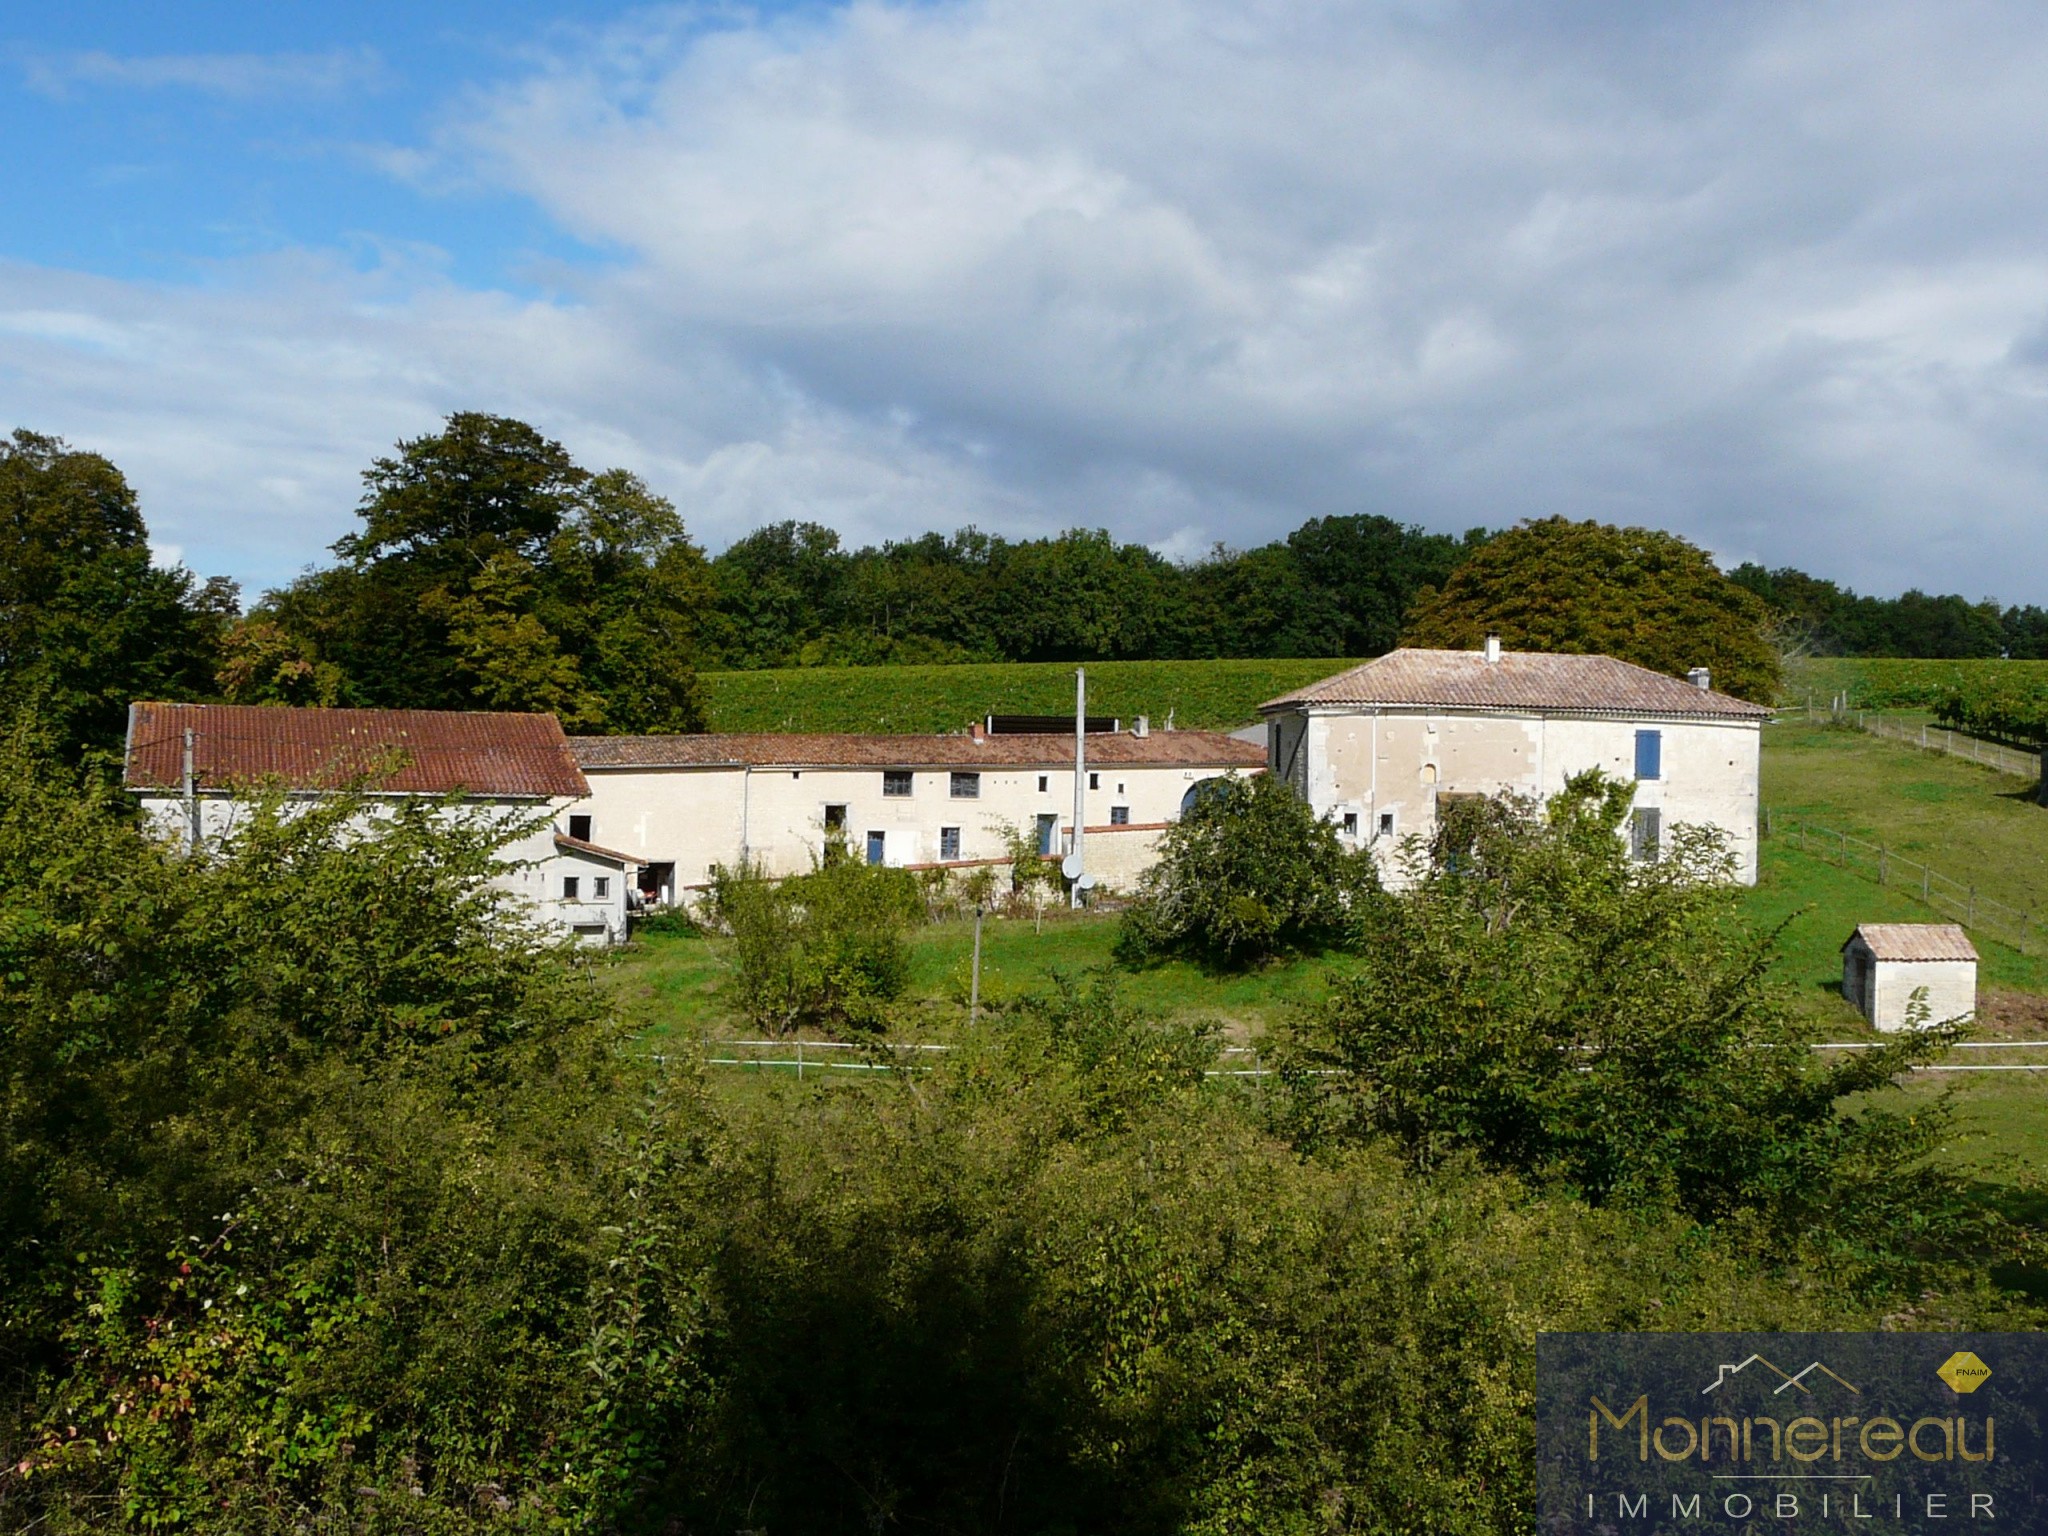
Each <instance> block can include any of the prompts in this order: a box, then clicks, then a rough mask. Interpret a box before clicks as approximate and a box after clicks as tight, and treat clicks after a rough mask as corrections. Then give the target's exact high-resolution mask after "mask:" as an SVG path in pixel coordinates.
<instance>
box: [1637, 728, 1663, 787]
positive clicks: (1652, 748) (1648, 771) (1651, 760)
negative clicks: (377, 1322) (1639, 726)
mask: <svg viewBox="0 0 2048 1536" xmlns="http://www.w3.org/2000/svg"><path fill="white" fill-rule="evenodd" d="M1636 777H1637V778H1639V779H1661V778H1663V777H1664V733H1663V732H1662V731H1637V732H1636Z"/></svg>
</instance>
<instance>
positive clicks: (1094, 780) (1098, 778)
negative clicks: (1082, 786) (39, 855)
mask: <svg viewBox="0 0 2048 1536" xmlns="http://www.w3.org/2000/svg"><path fill="white" fill-rule="evenodd" d="M1088 787H1089V788H1090V789H1100V788H1102V775H1101V774H1099V773H1091V774H1089V775H1088Z"/></svg>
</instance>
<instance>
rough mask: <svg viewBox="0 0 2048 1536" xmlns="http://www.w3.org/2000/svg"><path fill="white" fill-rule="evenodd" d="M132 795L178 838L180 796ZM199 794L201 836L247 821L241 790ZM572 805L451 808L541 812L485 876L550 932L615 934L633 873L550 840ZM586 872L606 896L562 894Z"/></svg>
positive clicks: (373, 806)
mask: <svg viewBox="0 0 2048 1536" xmlns="http://www.w3.org/2000/svg"><path fill="white" fill-rule="evenodd" d="M320 798H321V797H320V796H318V795H311V794H307V795H298V796H293V797H291V798H290V799H288V800H287V801H286V804H287V805H292V804H303V805H305V806H308V807H310V806H312V805H314V804H315V803H317V802H318V801H319V799H320ZM401 798H405V797H399V796H382V797H380V796H374V795H373V796H371V797H370V798H369V800H368V803H367V804H366V806H365V808H364V809H363V810H362V811H360V812H359V813H357V815H356V816H355V817H354V818H353V821H354V823H355V824H357V825H367V824H368V822H369V821H370V819H371V818H373V817H376V816H380V815H386V814H389V812H390V811H391V810H392V809H393V808H395V806H396V805H397V804H398V802H399V800H400V799H401ZM136 800H137V804H138V806H139V808H140V811H141V814H142V819H143V822H144V824H145V825H147V826H148V827H149V828H150V829H151V830H152V831H153V832H154V833H155V834H156V835H157V836H158V837H160V838H162V839H163V840H164V841H166V842H176V843H183V842H184V840H185V838H186V837H187V835H188V826H187V821H186V811H185V803H184V801H183V800H182V799H181V798H179V797H178V796H177V795H170V794H154V793H143V794H139V795H137V797H136ZM198 800H199V835H200V838H201V840H202V841H203V842H206V843H218V842H220V841H222V840H223V839H224V838H227V837H231V836H232V835H233V834H234V833H235V832H236V830H237V829H238V828H240V827H241V826H243V825H245V824H246V823H247V820H248V817H249V815H250V811H251V807H252V805H253V803H254V802H252V801H251V800H249V799H246V798H243V797H239V796H234V795H223V794H219V793H217V792H214V791H205V792H202V793H201V794H200V795H199V797H198ZM572 809H574V810H576V811H579V812H580V811H582V810H584V809H586V804H585V802H583V801H579V800H569V799H557V800H553V801H550V802H548V803H547V804H545V805H543V804H541V803H540V802H538V801H506V800H472V801H465V802H462V803H461V804H460V805H459V806H458V807H457V808H456V812H455V813H456V814H464V813H467V814H480V815H483V816H486V817H489V818H491V819H493V820H494V821H497V822H498V823H499V824H501V825H502V824H505V823H509V822H516V821H524V820H527V819H529V818H533V817H536V816H540V815H542V814H543V813H544V814H545V815H546V816H547V817H548V820H547V821H545V822H543V823H542V824H541V826H540V827H539V828H538V829H537V830H532V831H528V832H526V833H524V834H522V835H521V836H519V837H517V838H515V839H513V840H512V841H511V842H510V843H508V844H506V846H505V847H504V848H503V849H501V850H500V851H499V855H498V856H499V857H500V858H501V859H503V860H504V861H505V862H506V864H507V865H509V866H511V867H509V868H507V869H506V870H505V871H504V872H503V873H502V874H500V875H498V876H497V877H496V878H495V879H493V880H492V881H491V884H492V885H493V886H494V887H495V888H496V889H498V890H501V891H504V892H505V893H507V894H508V895H511V896H514V897H517V898H518V899H519V900H520V901H522V902H524V903H525V904H526V905H527V906H528V907H529V908H530V909H531V911H532V914H533V916H534V917H535V919H536V920H538V921H539V922H540V923H541V925H542V926H543V927H545V928H548V929H550V930H552V931H554V932H556V933H559V934H567V933H571V932H573V931H575V930H576V929H578V928H585V929H588V928H593V927H598V928H603V929H605V941H606V942H619V941H622V940H623V939H624V938H625V935H626V924H627V905H626V903H627V894H626V887H627V886H628V885H629V884H630V883H631V880H632V874H631V872H630V871H627V870H622V869H620V868H618V867H617V866H615V865H611V864H609V863H607V862H606V861H603V860H594V859H592V858H591V857H590V856H589V855H587V854H584V853H582V852H581V851H580V850H571V849H562V848H558V847H557V846H556V844H555V833H556V832H558V831H562V830H565V829H566V828H567V826H568V813H569V811H570V810H572ZM593 874H596V875H609V876H611V877H612V888H611V895H610V897H609V899H607V900H604V901H597V900H595V899H594V898H590V897H589V896H588V893H589V891H590V890H591V887H590V886H589V885H588V884H585V885H584V886H583V887H582V890H583V892H584V893H585V896H584V899H579V900H577V901H568V900H565V899H564V898H563V895H562V889H563V887H562V878H563V876H564V875H578V876H581V877H583V878H584V879H585V880H586V881H587V880H588V879H589V878H590V877H591V876H592V875H593ZM585 936H586V937H592V935H585Z"/></svg>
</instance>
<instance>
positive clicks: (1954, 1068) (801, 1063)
mask: <svg viewBox="0 0 2048 1536" xmlns="http://www.w3.org/2000/svg"><path fill="white" fill-rule="evenodd" d="M1882 1043H1883V1042H1882V1041H1876V1040H1831V1041H1826V1042H1823V1043H1819V1044H1816V1045H1815V1046H1814V1047H1813V1049H1814V1050H1816V1051H1873V1050H1876V1049H1877V1048H1878V1046H1879V1045H1881V1044H1882ZM955 1049H956V1047H954V1046H950V1045H900V1044H896V1045H892V1044H885V1043H881V1042H873V1043H868V1042H862V1041H858V1040H714V1041H711V1042H710V1043H709V1044H708V1045H707V1047H706V1050H707V1051H708V1052H709V1054H707V1055H706V1056H704V1057H703V1061H704V1063H705V1065H707V1066H713V1067H739V1068H744V1069H748V1070H752V1071H757V1072H793V1073H795V1074H796V1077H797V1080H798V1081H799V1082H801V1081H802V1080H803V1077H804V1075H805V1074H806V1073H821V1072H894V1071H896V1070H898V1069H899V1067H906V1066H911V1065H913V1064H914V1059H915V1053H919V1052H938V1053H940V1054H944V1053H947V1052H950V1051H953V1050H955ZM1955 1049H1957V1050H1962V1051H2029V1050H2048V1040H1971V1041H1966V1042H1964V1043H1962V1044H1960V1045H1958V1046H1956V1047H1955ZM740 1051H749V1052H759V1051H775V1052H780V1053H782V1054H780V1055H774V1056H762V1055H745V1056H742V1055H739V1054H736V1053H738V1052H740ZM834 1051H844V1052H860V1053H863V1054H865V1055H866V1056H868V1057H869V1058H870V1059H869V1060H866V1061H849V1060H847V1059H845V1058H844V1057H835V1056H833V1055H832V1054H831V1053H832V1052H834ZM720 1052H726V1053H729V1054H723V1055H721V1054H719V1053H720ZM899 1052H900V1053H903V1054H904V1055H906V1056H909V1057H911V1058H912V1060H910V1061H902V1062H893V1061H879V1060H875V1059H873V1058H875V1057H879V1056H889V1055H894V1054H896V1053H899ZM1217 1054H1218V1055H1219V1056H1231V1057H1245V1056H1249V1057H1251V1058H1252V1060H1253V1062H1254V1063H1256V1062H1257V1061H1258V1054H1259V1053H1258V1052H1257V1051H1256V1050H1255V1049H1253V1048H1252V1047H1250V1046H1244V1045H1229V1046H1225V1047H1224V1048H1223V1049H1222V1050H1221V1051H1219V1052H1218V1053H1217ZM652 1059H653V1060H655V1061H668V1060H671V1059H674V1058H672V1057H670V1056H669V1055H668V1054H666V1053H662V1052H656V1053H655V1054H654V1055H653V1057H652ZM925 1070H929V1069H928V1068H927V1069H925ZM1586 1070H1591V1069H1590V1068H1588V1069H1586ZM1911 1070H1913V1071H1915V1072H2048V1061H2041V1062H2011V1063H2007V1062H1986V1063H1983V1064H1981V1065H1965V1064H1955V1065H1949V1064H1943V1063H1934V1064H1930V1065H1927V1066H1920V1067H1914V1068H1912V1069H1911ZM1202 1075H1203V1076H1204V1077H1221V1078H1261V1077H1274V1076H1277V1075H1278V1069H1276V1068H1273V1067H1264V1066H1258V1065H1256V1064H1255V1065H1253V1066H1249V1067H1210V1068H1208V1069H1207V1070H1205V1071H1204V1072H1203V1073H1202ZM1314 1075H1316V1076H1318V1077H1331V1076H1336V1075H1338V1071H1337V1069H1335V1068H1325V1069H1320V1070H1318V1071H1317V1072H1316V1073H1315V1074H1314Z"/></svg>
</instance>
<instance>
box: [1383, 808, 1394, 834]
mask: <svg viewBox="0 0 2048 1536" xmlns="http://www.w3.org/2000/svg"><path fill="white" fill-rule="evenodd" d="M1393 835H1394V813H1393V812H1392V811H1381V812H1380V836H1381V837H1392V836H1393Z"/></svg>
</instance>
